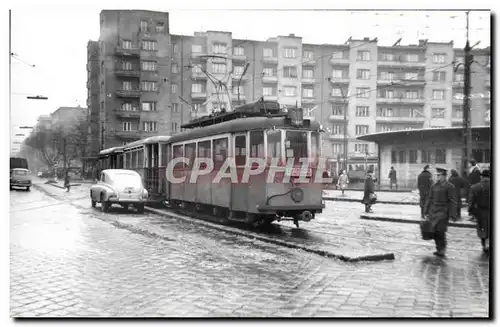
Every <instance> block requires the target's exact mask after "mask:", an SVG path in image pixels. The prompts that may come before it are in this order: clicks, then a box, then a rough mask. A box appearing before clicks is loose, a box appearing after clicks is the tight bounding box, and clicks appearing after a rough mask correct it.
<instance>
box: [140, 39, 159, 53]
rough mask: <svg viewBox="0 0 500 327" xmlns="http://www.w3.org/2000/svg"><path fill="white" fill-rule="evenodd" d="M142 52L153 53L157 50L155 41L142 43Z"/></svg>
mask: <svg viewBox="0 0 500 327" xmlns="http://www.w3.org/2000/svg"><path fill="white" fill-rule="evenodd" d="M141 45H142V50H148V51H155V50H157V46H158V42H156V41H142V42H141Z"/></svg>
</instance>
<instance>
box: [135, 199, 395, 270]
mask: <svg viewBox="0 0 500 327" xmlns="http://www.w3.org/2000/svg"><path fill="white" fill-rule="evenodd" d="M144 209H145V210H147V211H148V212H151V213H154V214H157V215H161V216H164V217H170V218H176V219H182V220H184V221H189V222H193V220H196V223H199V224H200V225H203V226H205V227H210V228H212V229H216V230H219V231H223V232H226V233H231V234H234V235H239V236H244V237H247V238H251V239H254V240H258V241H262V242H266V243H271V244H275V245H280V246H284V247H288V248H291V249H299V250H303V251H306V252H309V253H314V254H318V255H321V256H324V257H327V258H335V259H339V260H341V261H345V262H359V261H383V260H394V259H395V256H394V253H383V254H375V255H373V254H372V255H365V256H345V255H341V254H335V253H332V252H329V251H324V250H317V249H311V248H309V247H307V246H303V245H298V244H293V243H290V242H286V241H282V240H276V239H272V238H269V237H265V236H261V235H256V234H252V233H248V232H245V231H242V230H238V229H234V228H228V227H225V226H220V225H216V224H213V223H210V222H207V221H204V220H201V219H194V218H190V217H186V216H183V215H179V214H176V213H168V212H165V211H162V210H158V209H154V208H151V207H145V208H144Z"/></svg>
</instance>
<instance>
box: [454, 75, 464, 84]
mask: <svg viewBox="0 0 500 327" xmlns="http://www.w3.org/2000/svg"><path fill="white" fill-rule="evenodd" d="M463 81H464V74H455V82H463Z"/></svg>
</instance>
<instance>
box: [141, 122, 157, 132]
mask: <svg viewBox="0 0 500 327" xmlns="http://www.w3.org/2000/svg"><path fill="white" fill-rule="evenodd" d="M143 128H144V131H145V132H156V122H155V121H145V122H144V124H143Z"/></svg>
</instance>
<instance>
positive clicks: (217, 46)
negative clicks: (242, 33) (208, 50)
mask: <svg viewBox="0 0 500 327" xmlns="http://www.w3.org/2000/svg"><path fill="white" fill-rule="evenodd" d="M212 51H213V53H227V46H226V44H224V43H214V44H213V46H212Z"/></svg>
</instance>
